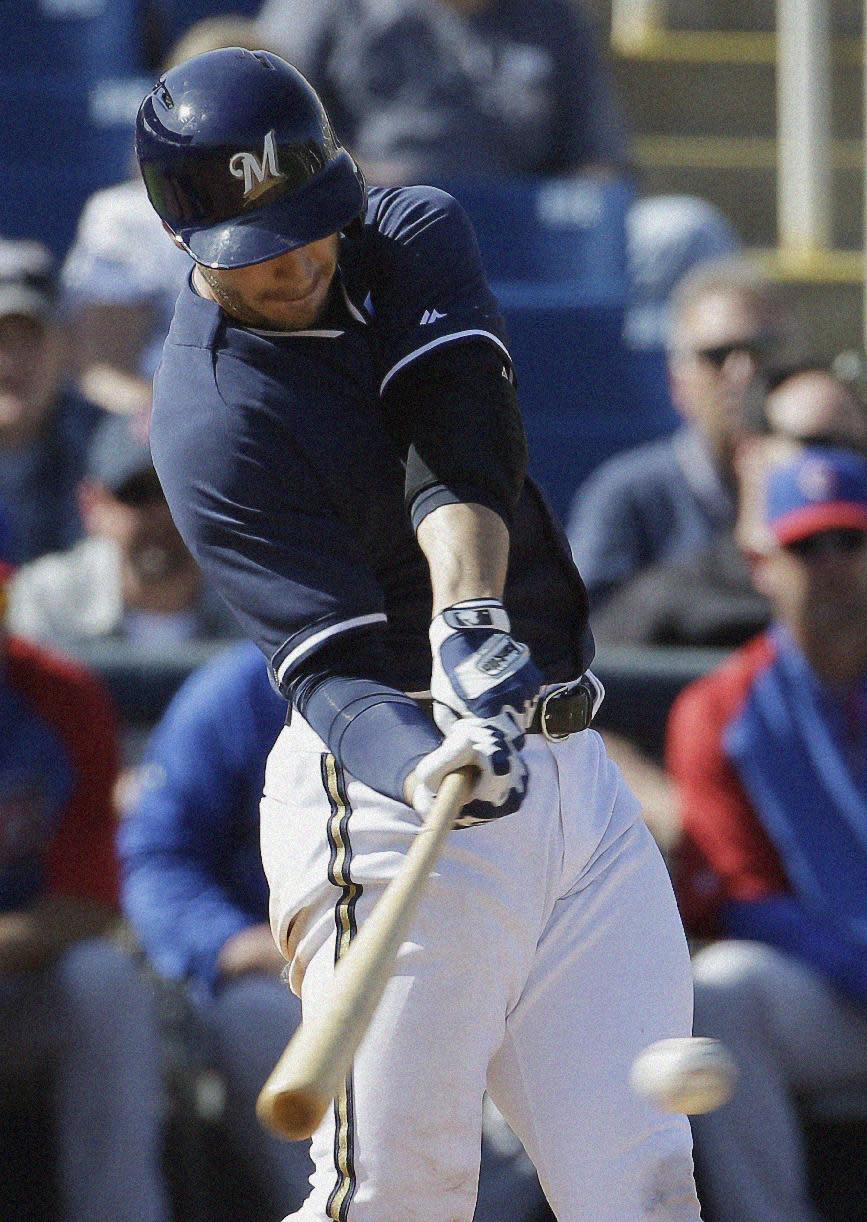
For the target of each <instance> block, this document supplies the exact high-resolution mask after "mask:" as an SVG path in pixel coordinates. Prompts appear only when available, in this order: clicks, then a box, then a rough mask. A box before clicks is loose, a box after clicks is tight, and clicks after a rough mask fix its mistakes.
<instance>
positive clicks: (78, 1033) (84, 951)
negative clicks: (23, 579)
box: [0, 564, 170, 1222]
mask: <svg viewBox="0 0 867 1222" xmlns="http://www.w3.org/2000/svg"><path fill="white" fill-rule="evenodd" d="M8 576H9V568H8V566H4V565H2V564H0V586H2V584H3V583H4V581H5V580H6V579H8ZM0 662H2V665H0V1049H2V1054H0V1079H2V1080H3V1081H4V1082H12V1083H14V1089H15V1091H16V1094H17V1093H19V1092H20V1090H21V1086H22V1084H23V1083H25V1082H28V1081H31V1080H34V1079H38V1078H40V1077H43V1076H45V1077H47V1078H48V1080H49V1082H50V1102H51V1108H52V1114H53V1128H54V1134H55V1141H56V1154H57V1165H58V1173H59V1174H58V1179H59V1187H60V1190H61V1194H62V1198H63V1201H62V1205H63V1209H62V1214H63V1217H64V1218H68V1219H70V1222H107V1219H112V1222H168V1219H169V1217H170V1211H169V1208H168V1204H167V1201H166V1198H165V1194H164V1191H163V1186H162V1183H161V1179H160V1150H161V1147H160V1116H161V1102H162V1084H161V1051H160V1046H159V1039H158V1034H157V1028H156V1022H155V1017H154V1014H153V1013H152V1008H151V1003H150V998H149V995H148V992H147V990H146V988H145V986H144V984H143V982H142V980H141V978H140V976H139V975H138V973H137V970H136V968H135V966H134V964H133V962H132V960H131V959H130V958H129V957H128V956H127V954H126V953H125V952H124V951H123V950H121V948H120V947H119V945H117V944H116V943H115V942H114V941H113V940H112V939H111V938H110V937H109V933H110V930H111V927H112V925H113V924H114V922H115V921H116V919H117V890H118V877H117V861H116V857H115V847H114V833H115V818H114V810H113V807H112V786H113V784H114V780H115V776H116V772H117V759H118V744H117V728H116V724H115V718H114V714H113V711H112V709H111V706H110V703H109V700H108V697H107V695H106V693H105V691H104V690H103V688H102V686H101V685H100V684H99V683H98V682H97V681H96V680H95V679H94V678H93V677H92V676H91V675H89V674H88V673H87V672H86V671H84V670H82V669H81V668H80V667H78V666H76V665H73V664H72V663H71V662H68V661H66V660H64V659H61V658H60V657H57V656H55V655H53V654H50V653H47V652H45V651H43V650H42V649H39V648H37V647H36V646H34V645H31V644H28V643H25V642H24V641H22V640H20V639H17V638H15V637H12V636H6V635H5V633H4V632H3V629H2V628H0ZM4 1145H5V1140H4Z"/></svg>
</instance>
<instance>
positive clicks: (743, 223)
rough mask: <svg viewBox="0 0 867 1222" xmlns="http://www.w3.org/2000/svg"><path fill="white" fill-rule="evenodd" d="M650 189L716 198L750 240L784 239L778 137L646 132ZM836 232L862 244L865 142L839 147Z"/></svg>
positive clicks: (641, 160) (644, 182)
mask: <svg viewBox="0 0 867 1222" xmlns="http://www.w3.org/2000/svg"><path fill="white" fill-rule="evenodd" d="M633 149H634V153H635V160H636V166H637V169H638V174H639V181H640V184H641V190H642V193H644V194H650V195H658V194H667V193H669V192H675V193H681V192H682V193H685V194H689V195H699V196H701V197H702V198H704V199H709V200H711V201H712V202H713V203H714V204H716V205H717V207H719V208H721V209H722V211H723V212H724V213H725V215H726V216H727V217H728V218H729V219H730V220H731V222H732V224H733V225H734V226H735V228H736V229H737V231H738V232H739V233H740V235H741V237H742V238H743V239H744V241H745V242H746V243H747V244H748V245H760V246H761V245H764V246H768V245H773V244H775V243H776V241H777V218H776V207H777V203H776V181H777V169H776V143H775V141H774V140H772V139H768V138H755V139H750V138H749V137H725V136H718V137H700V136H698V137H693V136H689V137H679V136H639V137H637V138H636V139H634V141H633ZM832 161H833V199H832V216H831V232H832V242H833V246H834V248H835V249H839V250H855V249H859V248H860V246H861V242H862V231H863V219H862V218H863V197H864V178H863V164H864V163H863V146H862V144H861V141H858V140H849V141H836V142H835V144H834V146H833V149H832Z"/></svg>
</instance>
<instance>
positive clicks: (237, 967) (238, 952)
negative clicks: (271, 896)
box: [217, 923, 285, 980]
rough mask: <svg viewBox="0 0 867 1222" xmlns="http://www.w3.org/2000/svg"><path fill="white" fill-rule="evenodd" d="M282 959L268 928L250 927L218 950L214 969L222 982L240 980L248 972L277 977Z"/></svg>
mask: <svg viewBox="0 0 867 1222" xmlns="http://www.w3.org/2000/svg"><path fill="white" fill-rule="evenodd" d="M284 963H285V961H284V959H283V956H282V955H281V954H280V952H279V951H278V949H277V947H276V945H275V944H274V935H273V934H272V933H271V926H270V925H267V924H264V923H263V924H261V925H251V926H250V927H249V928H248V929H242V930H240V931H239V932H238V933H236V934H233V935H232V936H231V937H230V938H228V939H227V940H226V941H225V942H224V943H223V945H222V947H221V948H220V954H219V956H218V958H217V969H218V971H219V973H220V976H221V977H222V978H223V979H224V980H231V979H233V978H234V977H236V976H244V975H246V974H247V973H248V972H263V973H265V975H272V974H275V973H277V974H279V972H280V971H281V970H282V968H283V966H284Z"/></svg>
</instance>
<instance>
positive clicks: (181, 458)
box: [151, 348, 386, 691]
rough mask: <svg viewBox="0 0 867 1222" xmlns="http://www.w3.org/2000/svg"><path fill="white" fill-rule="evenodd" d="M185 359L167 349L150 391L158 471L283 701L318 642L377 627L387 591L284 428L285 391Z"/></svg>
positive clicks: (235, 365)
mask: <svg viewBox="0 0 867 1222" xmlns="http://www.w3.org/2000/svg"><path fill="white" fill-rule="evenodd" d="M181 351H182V352H183V353H184V354H185V355H184V359H183V362H182V365H180V366H179V367H177V368H176V367H175V353H174V351H173V350H172V349H170V348H169V349H167V352H166V355H165V356H164V359H163V364H162V366H161V368H160V370H159V373H158V376H157V379H156V382H155V399H154V412H153V417H152V422H151V450H152V453H153V458H154V464H155V466H156V470H157V473H158V475H159V477H160V482H161V483H162V486H163V489H164V491H165V494H166V498H167V500H168V502H169V506H170V508H171V511H172V516H173V518H174V520H175V523H176V525H177V527H178V529H179V531H180V533H181V535H182V537H183V539H184V541H185V542H186V544H187V546H188V547H189V549H190V551H191V552H192V553H193V555H194V556H195V558H196V560H197V561H198V563H199V565H200V567H201V568H202V570H203V572H204V574H205V577H206V579H207V580H208V581H210V582H211V583H212V585H213V587H214V588H215V589H216V590H217V591H218V592H219V593H220V595H221V597H222V598H223V599H224V600H225V602H226V603H227V604H228V605H229V607H230V608H231V610H232V611H233V612H234V614H235V616H236V618H237V619H238V621H239V622H240V624H241V627H242V629H243V631H244V634H245V635H247V636H249V637H250V638H251V639H253V640H255V641H256V642H257V644H258V645H259V647H260V648H261V649H262V651H263V653H264V654H265V656H266V657H267V658H268V660H269V662H270V664H271V667H272V670H273V673H274V676H275V678H276V679H277V681H278V684H279V686H280V688H281V690H283V691H285V690H287V688H288V684H289V682H290V680H291V678H292V676H293V674H294V672H295V670H296V668H297V667H298V666H300V665H301V664H302V663H303V662H304V661H305V659H307V658H308V657H309V656H310V654H312V653H313V652H314V651H315V650H316V649H318V648H319V647H321V646H322V645H323V644H325V643H326V642H328V641H330V640H331V639H332V638H334V637H335V636H337V635H339V634H341V633H346V632H351V631H354V630H359V629H369V628H371V627H372V626H374V625H377V624H385V621H386V615H385V610H384V599H383V593H382V590H381V587H380V585H379V583H378V581H377V580H376V577H375V576H374V574H373V573H372V571H371V569H370V566H369V564H368V563H367V561H366V558H365V557H364V554H363V552H362V549H361V545H360V542H359V540H358V539H357V538H356V537H355V536H354V535H353V533H352V531H351V529H350V528H349V526H348V525H347V523H346V521H345V520H344V519H343V518H341V516H340V515H339V513H338V512H337V509H336V507H335V506H334V502H333V500H332V499H331V496H330V495H329V490H328V489H327V488H326V487H325V486H324V485H323V482H322V481H320V480H319V479H318V478H317V470H316V467H315V465H314V464H311V462H310V461H309V456H307V455H305V454H302V453H301V452H300V450H299V447H298V444H297V442H296V439H295V438H294V436H293V434H292V431H291V429H290V428H289V427H288V426H287V424H286V419H287V414H288V410H289V409H288V405H287V403H286V394H285V390H284V389H281V387H280V385H279V384H278V382H277V381H276V380H275V379H273V378H268V377H266V376H263V375H261V374H259V373H258V372H256V371H252V372H251V371H250V370H248V369H247V368H246V367H245V366H244V364H243V362H241V361H238V360H234V359H232V358H231V357H223V358H221V357H216V358H215V357H214V354H213V353H211V352H209V351H207V350H204V349H202V350H197V349H191V348H184V349H181ZM226 362H228V363H229V364H230V365H231V367H232V368H231V375H230V374H229V373H225V372H223V371H221V365H223V364H224V363H226ZM233 379H234V380H233ZM245 379H246V380H245ZM179 380H183V382H184V383H185V386H184V391H183V393H182V394H173V393H172V386H171V384H172V382H173V381H179ZM229 382H231V383H232V386H231V401H230V400H229V399H228V397H226V398H224V397H223V396H224V393H226V394H227V395H228V392H227V390H226V387H227V385H228V383H229Z"/></svg>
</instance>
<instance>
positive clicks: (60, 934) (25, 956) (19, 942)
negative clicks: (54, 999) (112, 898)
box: [0, 896, 117, 974]
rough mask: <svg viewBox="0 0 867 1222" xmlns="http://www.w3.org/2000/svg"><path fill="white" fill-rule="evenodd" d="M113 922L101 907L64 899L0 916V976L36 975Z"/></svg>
mask: <svg viewBox="0 0 867 1222" xmlns="http://www.w3.org/2000/svg"><path fill="white" fill-rule="evenodd" d="M116 919H117V914H116V913H115V912H113V911H112V910H111V909H110V908H106V907H104V906H103V905H101V904H96V903H94V902H92V901H89V900H78V899H73V898H68V897H64V896H57V897H48V898H46V899H44V900H40V901H39V903H37V904H36V905H35V906H34V907H33V908H29V909H25V910H23V911H20V912H8V913H5V914H4V915H3V916H0V974H2V973H10V972H32V971H37V970H38V969H39V968H41V967H44V966H45V965H46V964H47V963H50V962H51V961H52V960H53V959H56V958H57V956H58V955H60V954H62V953H63V951H64V950H66V948H67V947H68V946H72V945H73V944H74V943H76V942H82V941H84V940H85V939H86V938H95V937H99V936H100V935H101V934H104V933H105V932H106V931H107V930H108V929H109V927H110V926H111V925H112V924H113V923H114V922H115V921H116Z"/></svg>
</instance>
